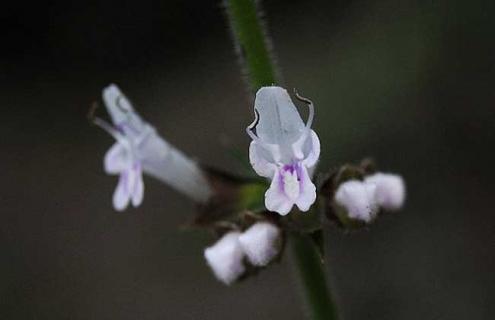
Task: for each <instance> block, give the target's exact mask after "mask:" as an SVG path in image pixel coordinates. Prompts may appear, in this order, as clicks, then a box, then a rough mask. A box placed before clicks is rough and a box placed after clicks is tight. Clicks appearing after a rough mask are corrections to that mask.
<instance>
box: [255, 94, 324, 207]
mask: <svg viewBox="0 0 495 320" xmlns="http://www.w3.org/2000/svg"><path fill="white" fill-rule="evenodd" d="M299 98H300V99H301V100H303V101H305V102H306V103H308V106H309V116H308V121H307V122H306V124H305V123H304V122H303V121H302V119H301V116H300V115H299V113H298V111H297V109H296V107H295V105H294V104H293V103H292V101H291V99H290V96H289V94H288V93H287V91H286V90H285V89H283V88H281V87H276V86H272V87H263V88H261V89H259V90H258V92H257V93H256V100H255V107H254V111H255V116H256V119H255V121H254V122H253V123H252V124H251V125H250V126H249V127H248V128H247V133H248V134H249V136H250V137H251V138H252V139H253V141H252V142H251V144H250V146H249V159H250V162H251V165H252V166H253V168H254V170H255V171H256V173H257V174H258V175H260V176H262V177H266V178H268V179H271V185H270V188H269V189H268V190H267V192H266V194H265V207H266V208H267V209H268V210H269V211H274V212H277V213H279V214H281V215H286V214H288V213H289V212H290V210H291V209H292V207H293V206H294V205H296V206H297V207H298V208H299V210H301V211H308V210H309V208H310V207H311V205H312V204H313V203H314V202H315V200H316V188H315V185H314V184H313V182H312V181H311V176H312V173H313V169H314V167H315V165H316V163H317V162H318V158H319V156H320V141H319V139H318V136H317V135H316V133H315V132H314V131H313V130H312V129H311V125H312V122H313V117H314V108H313V104H312V103H311V101H309V100H307V99H305V98H301V97H299ZM255 129H256V133H254V130H255Z"/></svg>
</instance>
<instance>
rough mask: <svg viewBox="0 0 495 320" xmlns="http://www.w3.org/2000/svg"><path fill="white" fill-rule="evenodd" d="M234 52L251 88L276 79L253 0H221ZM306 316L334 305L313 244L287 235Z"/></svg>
mask: <svg viewBox="0 0 495 320" xmlns="http://www.w3.org/2000/svg"><path fill="white" fill-rule="evenodd" d="M224 3H225V8H226V11H227V16H228V20H229V23H230V27H231V29H232V34H233V38H234V43H235V46H236V50H237V53H238V54H239V57H240V59H241V63H242V67H243V68H244V72H245V73H246V75H247V81H248V83H249V86H250V87H251V89H252V90H253V91H256V90H258V89H259V88H260V87H263V86H270V85H273V84H276V83H277V75H278V74H279V73H278V72H276V67H275V63H274V61H273V57H272V56H271V54H270V48H271V45H270V42H269V39H268V36H267V33H266V31H265V30H264V29H263V24H262V21H261V19H260V17H261V12H260V9H259V8H258V7H257V6H256V1H255V0H224ZM290 242H291V245H292V249H293V257H294V261H295V265H296V268H297V274H298V275H299V278H300V282H301V286H302V288H303V290H302V291H303V294H304V297H305V299H304V300H305V302H306V304H307V308H306V309H307V310H308V315H309V318H310V319H326V320H333V319H337V317H336V312H335V310H336V308H335V306H334V305H333V303H332V299H331V295H330V292H329V291H328V287H327V283H326V279H325V273H324V271H323V267H322V264H321V260H320V257H319V255H318V252H317V248H316V246H315V244H314V243H313V241H312V240H311V239H310V238H309V236H305V235H293V236H292V237H291V239H290Z"/></svg>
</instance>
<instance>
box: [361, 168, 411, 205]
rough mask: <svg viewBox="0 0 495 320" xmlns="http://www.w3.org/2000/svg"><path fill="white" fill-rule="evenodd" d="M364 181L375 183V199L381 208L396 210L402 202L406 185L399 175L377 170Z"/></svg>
mask: <svg viewBox="0 0 495 320" xmlns="http://www.w3.org/2000/svg"><path fill="white" fill-rule="evenodd" d="M364 181H365V182H366V183H369V184H374V185H376V201H377V203H378V205H379V206H380V207H382V208H383V209H385V210H390V211H393V210H398V209H400V208H401V207H402V205H403V204H404V199H405V197H406V187H405V184H404V180H403V179H402V177H401V176H399V175H396V174H388V173H380V172H379V173H375V174H373V175H370V176H367V177H366V178H365V180H364Z"/></svg>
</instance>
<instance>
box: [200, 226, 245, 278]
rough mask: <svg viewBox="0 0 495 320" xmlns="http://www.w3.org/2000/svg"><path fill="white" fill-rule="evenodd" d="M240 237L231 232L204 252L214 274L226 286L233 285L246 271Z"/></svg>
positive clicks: (238, 233)
mask: <svg viewBox="0 0 495 320" xmlns="http://www.w3.org/2000/svg"><path fill="white" fill-rule="evenodd" d="M239 235H240V232H234V231H232V232H229V233H227V234H225V235H224V236H223V237H222V238H221V239H220V240H218V241H217V242H216V243H215V244H214V245H212V246H211V247H208V248H206V249H205V252H204V255H205V258H206V261H207V262H208V265H209V266H210V267H211V269H212V271H213V273H214V274H215V276H216V277H217V279H218V280H220V281H222V282H223V283H225V284H231V283H232V282H234V281H235V280H236V279H237V278H239V276H240V275H242V274H243V273H244V271H245V267H244V264H243V261H242V260H243V258H244V252H243V250H242V248H241V245H240V243H239Z"/></svg>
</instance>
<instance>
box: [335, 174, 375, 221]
mask: <svg viewBox="0 0 495 320" xmlns="http://www.w3.org/2000/svg"><path fill="white" fill-rule="evenodd" d="M335 201H336V202H337V204H338V205H340V206H342V207H343V208H344V209H345V210H346V214H347V216H348V217H349V218H351V219H354V220H361V221H363V222H366V223H369V222H371V221H372V220H373V219H374V218H375V217H376V214H377V212H378V204H377V202H376V185H374V184H372V183H366V182H363V181H359V180H349V181H346V182H344V183H342V184H340V185H339V187H338V188H337V191H336V192H335Z"/></svg>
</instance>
